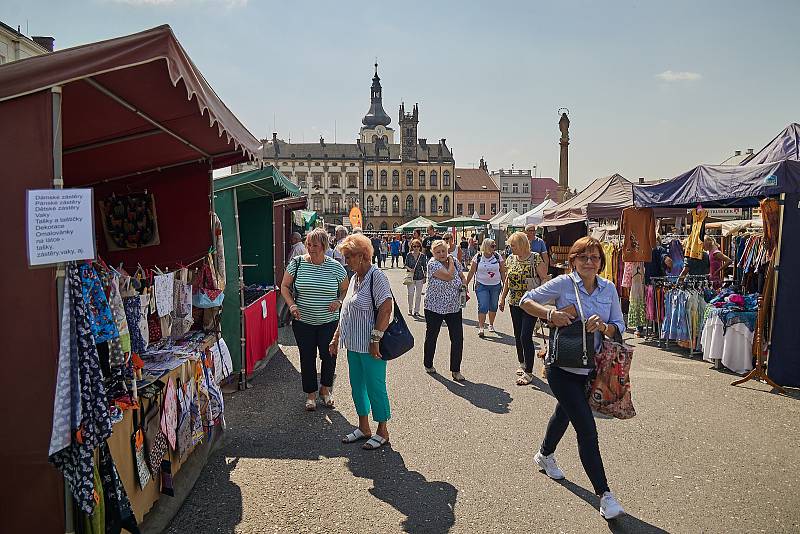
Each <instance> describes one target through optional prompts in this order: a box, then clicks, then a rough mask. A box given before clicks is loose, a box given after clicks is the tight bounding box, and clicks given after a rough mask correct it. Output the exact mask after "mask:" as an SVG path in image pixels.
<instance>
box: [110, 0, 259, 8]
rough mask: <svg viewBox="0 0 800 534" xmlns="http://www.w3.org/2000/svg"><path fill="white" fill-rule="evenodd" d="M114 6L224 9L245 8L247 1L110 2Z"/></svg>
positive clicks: (150, 0) (122, 0) (162, 0)
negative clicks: (193, 6) (207, 7)
mask: <svg viewBox="0 0 800 534" xmlns="http://www.w3.org/2000/svg"><path fill="white" fill-rule="evenodd" d="M110 1H111V2H112V3H115V4H126V5H129V6H136V7H138V6H177V5H203V4H216V5H221V6H222V7H226V8H236V7H245V6H246V5H247V1H248V0H110Z"/></svg>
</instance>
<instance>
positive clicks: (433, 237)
mask: <svg viewBox="0 0 800 534" xmlns="http://www.w3.org/2000/svg"><path fill="white" fill-rule="evenodd" d="M441 238H442V237H441V236H439V235H437V234H436V228H434V227H433V225H430V226H428V235H426V236H425V239H423V240H422V248H423V249H425V255H426V256H427V257H428V259H431V258H432V257H433V252H431V245H432V244H433V242H434V241H438V240H439V239H441Z"/></svg>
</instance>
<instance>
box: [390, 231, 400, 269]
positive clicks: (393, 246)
mask: <svg viewBox="0 0 800 534" xmlns="http://www.w3.org/2000/svg"><path fill="white" fill-rule="evenodd" d="M389 253H390V254H391V255H392V268H394V267H400V241H398V240H397V237H393V238H392V242H391V243H389Z"/></svg>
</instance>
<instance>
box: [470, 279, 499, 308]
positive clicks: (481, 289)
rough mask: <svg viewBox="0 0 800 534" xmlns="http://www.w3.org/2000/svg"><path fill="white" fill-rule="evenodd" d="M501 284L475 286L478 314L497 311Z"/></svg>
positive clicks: (479, 284)
mask: <svg viewBox="0 0 800 534" xmlns="http://www.w3.org/2000/svg"><path fill="white" fill-rule="evenodd" d="M502 288H503V285H502V284H495V285H493V286H485V285H483V284H481V283H476V284H475V296H476V297H478V313H489V312H490V311H492V312H496V311H497V301H498V300H499V299H500V290H501V289H502Z"/></svg>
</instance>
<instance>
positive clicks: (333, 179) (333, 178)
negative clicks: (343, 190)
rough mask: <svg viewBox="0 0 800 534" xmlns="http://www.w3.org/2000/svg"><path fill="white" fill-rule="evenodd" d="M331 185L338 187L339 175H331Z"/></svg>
mask: <svg viewBox="0 0 800 534" xmlns="http://www.w3.org/2000/svg"><path fill="white" fill-rule="evenodd" d="M331 187H335V188H337V189H338V188H339V175H338V174H335V175H333V176H331Z"/></svg>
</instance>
